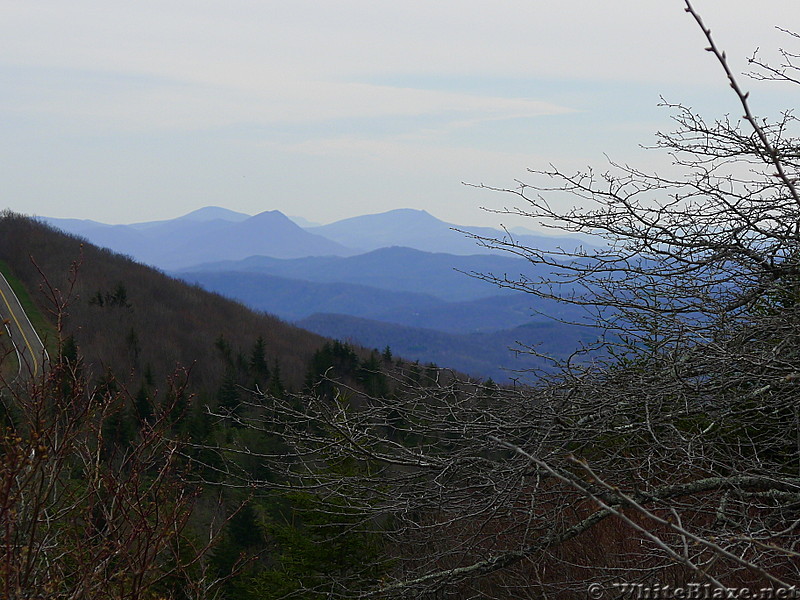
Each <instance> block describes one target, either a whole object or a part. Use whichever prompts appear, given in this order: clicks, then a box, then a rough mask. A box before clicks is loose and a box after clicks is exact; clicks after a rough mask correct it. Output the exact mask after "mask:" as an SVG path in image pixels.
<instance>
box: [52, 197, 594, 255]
mask: <svg viewBox="0 0 800 600" xmlns="http://www.w3.org/2000/svg"><path fill="white" fill-rule="evenodd" d="M42 220H43V221H45V222H46V223H49V224H51V225H53V226H55V227H58V228H59V229H62V230H64V231H66V232H69V233H73V234H76V235H80V236H82V237H85V238H86V239H87V240H89V241H90V242H92V243H94V244H97V245H100V246H105V247H106V248H110V249H111V250H114V251H115V252H120V253H122V254H127V255H128V256H131V257H132V258H134V259H136V260H139V261H141V262H144V263H147V264H151V265H154V266H157V267H159V268H162V269H183V268H187V267H190V266H194V265H198V264H201V263H207V262H215V261H220V260H241V259H244V258H248V257H250V256H269V257H273V258H301V257H307V256H353V255H356V254H361V253H364V252H369V251H371V250H376V249H378V248H385V247H390V246H404V247H408V248H414V249H417V250H422V251H425V252H444V253H447V254H456V255H465V254H491V253H494V254H497V253H498V251H496V250H494V251H493V250H490V249H488V248H485V247H483V246H481V245H479V244H478V243H477V242H476V241H475V239H473V238H472V237H470V235H476V236H482V237H486V238H491V239H501V240H502V239H505V240H510V239H512V238H511V235H512V234H509V233H507V232H505V231H502V230H499V229H492V228H488V227H466V226H464V227H462V226H458V225H453V224H451V223H446V222H444V221H440V220H439V219H437V218H435V217H433V216H431V215H430V214H428V213H427V212H425V211H424V210H412V209H397V210H391V211H388V212H385V213H380V214H375V215H364V216H361V217H353V218H350V219H344V220H342V221H337V222H336V223H331V224H329V225H322V226H318V227H308V228H305V229H304V228H303V227H300V226H299V225H297V224H296V223H294V222H293V221H292V220H291V219H289V218H288V217H286V216H285V215H283V214H282V213H281V212H280V211H277V210H270V211H265V212H262V213H259V214H257V215H254V216H248V215H245V214H243V213H238V212H235V211H231V210H228V209H225V208H220V207H216V206H209V207H205V208H201V209H199V210H196V211H194V212H191V213H189V214H187V215H184V216H182V217H178V218H176V219H170V220H167V221H149V222H143V223H134V224H131V225H107V224H105V223H99V222H97V221H91V220H78V219H53V218H46V217H45V218H42ZM465 232H466V233H465ZM513 240H514V241H516V242H518V243H519V244H522V245H525V246H529V247H535V248H542V249H546V250H552V249H555V248H557V247H559V246H562V247H567V248H570V249H573V248H575V247H577V246H579V245H581V243H582V241H581V240H579V239H576V238H566V237H562V238H557V237H551V236H546V235H531V234H528V233H520V234H513Z"/></svg>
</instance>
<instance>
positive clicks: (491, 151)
mask: <svg viewBox="0 0 800 600" xmlns="http://www.w3.org/2000/svg"><path fill="white" fill-rule="evenodd" d="M695 6H696V8H698V10H699V11H700V12H701V13H702V14H703V16H704V18H705V20H706V22H707V24H708V25H709V26H711V28H712V30H713V32H714V34H715V37H716V39H717V41H718V43H719V44H720V45H721V46H722V47H724V48H726V49H727V52H728V55H729V56H730V57H731V59H732V61H733V63H734V67H735V69H736V70H737V71H743V70H745V68H746V61H745V59H746V57H747V56H748V55H749V54H750V53H751V52H752V51H753V49H754V48H755V47H756V46H760V47H761V48H762V51H763V52H764V53H765V55H766V56H774V51H775V50H776V49H777V48H778V47H779V46H790V47H791V41H790V40H789V39H788V38H787V36H785V35H783V34H780V33H779V32H777V31H776V30H775V29H774V26H775V25H780V26H783V27H787V28H790V29H791V28H794V29H800V2H789V1H786V0H760V1H759V2H754V1H753V0H696V2H695ZM682 7H683V3H682V1H679V0H563V1H561V2H553V1H543V0H526V1H511V0H493V1H492V2H488V1H484V2H478V1H474V0H460V1H458V2H451V1H440V2H435V1H434V2H431V0H426V1H424V2H422V1H416V0H404V1H403V2H397V1H393V2H384V1H383V0H330V1H321V0H316V1H307V0H291V1H289V0H286V1H283V2H276V1H272V0H261V1H255V0H252V1H248V0H226V1H225V2H222V1H221V0H216V1H210V0H137V1H136V2H134V1H132V0H128V1H124V2H123V1H120V0H103V1H99V0H98V1H85V0H70V1H69V2H65V1H64V0H54V1H48V0H22V1H16V0H0V115H1V116H0V136H2V138H1V139H2V145H1V146H0V148H2V150H0V152H1V153H2V154H1V155H0V185H2V193H3V198H2V202H0V207H3V206H5V207H9V208H12V209H14V210H17V211H21V212H25V213H28V214H38V215H46V216H53V217H75V218H93V219H96V220H100V221H105V222H115V223H124V222H132V221H141V220H154V219H163V218H171V217H175V216H179V215H181V214H184V213H186V212H189V211H191V210H193V209H196V208H199V207H201V206H206V205H219V206H224V207H227V208H230V209H233V210H238V211H242V212H247V213H251V214H252V213H257V212H261V211H263V210H271V209H278V210H281V211H282V212H284V213H286V214H289V215H300V216H303V217H305V218H307V219H309V220H311V221H316V222H321V223H324V222H330V221H333V220H336V219H339V218H344V217H348V216H353V215H357V214H364V213H374V212H382V211H385V210H390V209H392V208H399V207H411V208H424V209H426V210H428V211H429V212H431V213H432V214H434V215H435V216H437V217H439V218H442V219H444V220H447V221H451V222H456V223H460V224H488V225H496V224H498V223H500V222H506V221H508V219H502V218H500V217H498V216H496V215H491V214H487V213H485V212H482V211H481V210H480V207H481V206H487V207H490V208H495V209H497V208H501V207H503V206H504V205H508V204H510V203H511V202H512V201H513V199H512V198H511V197H508V196H504V195H502V194H496V193H490V192H487V191H485V190H476V189H473V188H470V187H467V186H464V185H463V184H462V182H470V183H475V184H478V183H484V184H487V185H492V186H500V187H503V186H513V185H514V180H515V179H518V178H521V179H524V178H525V175H526V169H527V168H545V167H547V166H548V164H549V163H554V164H555V165H557V166H560V167H562V168H565V169H567V170H570V169H574V168H579V167H584V166H586V165H592V166H595V167H597V168H599V169H603V168H604V167H605V165H606V162H605V161H606V158H605V156H604V153H605V154H608V155H609V156H610V157H611V158H613V159H615V160H620V161H631V162H634V163H636V164H637V165H642V166H645V167H649V166H653V167H657V166H658V165H659V164H660V161H663V160H665V157H663V156H662V155H659V154H654V153H653V152H652V151H650V152H648V153H646V154H643V153H642V151H641V150H639V148H638V145H639V144H649V143H651V142H652V141H653V134H654V132H655V131H657V130H667V129H670V120H669V116H670V113H669V111H667V110H665V109H659V108H657V106H656V105H657V104H658V102H659V96H660V95H663V96H664V97H665V98H666V99H667V100H669V101H675V102H677V101H681V102H684V103H686V104H689V105H692V106H694V107H696V108H698V109H700V110H702V111H703V113H704V114H707V115H709V116H712V117H713V116H718V115H721V114H724V113H726V112H731V113H732V114H734V115H736V116H738V114H739V110H740V109H739V108H738V106H737V105H736V103H735V101H734V98H733V97H732V96H731V94H730V93H729V91H728V90H727V88H726V83H725V80H724V77H723V75H722V73H721V71H720V69H719V67H718V65H717V64H716V63H715V62H714V60H713V57H712V56H711V55H710V54H709V53H707V52H704V51H703V47H704V45H705V44H704V40H703V39H702V35H701V33H700V31H699V29H698V28H697V26H696V25H695V24H694V22H693V21H692V20H691V18H690V17H689V16H688V15H687V14H686V13H685V12H684V11H683V8H682ZM794 49H795V51H797V50H799V49H800V48H798V47H797V45H795V46H794ZM745 87H746V88H748V89H751V90H752V91H753V96H752V99H753V103H754V106H755V107H756V110H759V109H760V108H763V110H761V111H759V112H765V111H772V112H774V111H776V110H777V109H778V108H783V107H788V108H791V106H792V95H791V92H792V90H791V89H785V88H777V87H775V86H772V87H769V86H768V87H763V86H761V85H759V84H756V83H755V82H750V81H745ZM784 104H785V105H786V106H783V105H784ZM511 224H512V225H513V224H520V223H519V222H513V223H511ZM529 225H532V224H529Z"/></svg>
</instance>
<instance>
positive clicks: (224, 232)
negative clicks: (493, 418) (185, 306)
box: [49, 207, 595, 381]
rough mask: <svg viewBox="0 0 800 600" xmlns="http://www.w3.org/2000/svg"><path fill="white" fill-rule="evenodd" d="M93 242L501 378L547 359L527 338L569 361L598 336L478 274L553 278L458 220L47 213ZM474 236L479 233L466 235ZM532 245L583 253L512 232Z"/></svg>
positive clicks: (402, 213)
mask: <svg viewBox="0 0 800 600" xmlns="http://www.w3.org/2000/svg"><path fill="white" fill-rule="evenodd" d="M49 221H50V222H51V223H52V224H54V225H56V226H58V227H61V228H64V229H66V230H69V231H71V232H73V233H76V234H78V235H82V236H85V237H86V238H87V239H89V240H91V241H93V242H95V243H98V244H100V245H105V246H108V247H110V248H113V249H115V250H117V251H120V252H123V253H126V254H129V255H131V256H133V257H135V258H136V259H138V260H141V261H144V262H147V263H149V264H154V265H157V266H160V267H162V268H165V269H169V270H170V271H171V272H172V273H175V274H177V275H179V276H180V277H181V278H183V279H185V280H186V281H188V282H190V283H197V284H199V285H201V286H202V287H204V288H206V289H209V290H212V291H215V292H218V293H220V294H223V295H225V296H227V297H230V298H235V299H237V300H240V301H242V302H244V303H245V304H247V305H248V306H250V307H251V308H254V309H256V310H259V311H266V312H269V313H271V314H275V315H276V316H279V317H281V318H283V319H285V320H288V321H291V322H294V323H296V324H298V325H300V326H301V327H304V328H307V329H309V330H311V331H314V332H316V333H319V334H321V335H325V336H330V337H336V338H341V339H349V340H352V341H353V342H356V343H359V344H363V345H366V346H370V347H372V346H377V347H379V348H385V347H386V346H390V347H391V348H392V350H393V351H395V353H396V354H399V355H402V356H405V357H408V358H410V359H412V360H419V361H420V362H422V363H430V362H435V363H437V364H440V365H444V366H447V367H452V368H454V369H457V370H459V371H462V372H466V373H469V374H471V375H473V376H476V377H483V378H487V377H491V378H493V379H495V380H498V381H504V380H506V381H507V380H510V379H511V378H513V377H516V375H515V374H513V373H510V372H509V369H513V370H525V369H533V368H537V367H540V366H542V364H543V363H542V362H541V361H539V360H535V359H533V358H531V357H529V356H525V355H519V354H517V353H516V352H514V350H513V348H514V347H516V346H517V345H518V344H517V343H519V344H522V345H534V346H537V348H538V350H539V351H541V352H543V353H545V354H555V355H559V356H564V355H565V354H569V352H571V351H572V350H574V349H575V348H576V347H577V346H578V345H580V343H583V342H587V341H591V340H592V339H593V338H594V337H595V334H594V332H592V331H590V330H587V329H579V328H574V327H568V326H566V325H563V324H560V323H558V322H554V321H552V320H551V319H550V317H553V316H555V317H557V318H559V319H561V320H563V321H579V320H580V319H581V318H582V317H583V315H582V314H580V311H576V310H575V309H574V308H565V307H564V306H563V305H556V304H555V303H547V302H543V301H541V300H537V299H532V298H531V297H530V296H528V295H526V294H519V293H515V292H511V291H509V290H503V289H501V288H498V287H496V286H494V285H491V284H489V283H487V282H485V281H482V280H480V279H479V278H476V277H474V275H476V274H480V273H492V274H495V275H498V276H501V277H503V276H507V277H509V278H511V279H518V278H521V277H525V276H527V277H529V278H533V277H536V276H537V275H544V273H542V272H539V271H541V270H542V269H541V267H536V266H534V265H532V264H531V263H530V262H529V261H527V260H524V259H521V258H515V257H512V256H510V255H509V254H508V253H502V252H497V251H492V250H491V249H489V248H487V247H485V246H481V245H480V244H478V243H476V240H475V238H474V237H472V236H479V237H481V238H485V239H492V238H496V239H506V240H508V239H510V235H512V234H509V233H507V232H505V231H500V230H494V229H489V228H475V227H472V228H470V227H460V226H455V225H453V224H450V223H446V222H444V221H440V220H438V219H436V218H435V217H433V216H431V215H430V214H428V213H427V212H425V211H419V210H409V209H401V210H394V211H389V212H387V213H382V214H378V215H365V216H362V217H355V218H351V219H345V220H343V221H339V222H337V223H332V224H330V225H325V226H318V227H307V228H305V229H304V228H301V227H300V226H298V225H296V224H295V223H293V222H292V221H291V220H290V219H288V218H287V217H285V216H283V215H282V214H280V213H278V212H277V211H269V212H264V213H261V214H259V215H255V216H253V217H249V216H247V215H244V214H241V213H236V212H232V211H228V210H225V209H221V208H215V207H208V208H205V209H200V210H199V211H195V212H193V213H190V214H188V215H185V216H184V217H180V218H178V219H174V220H170V221H159V222H149V223H139V224H134V225H124V226H123V225H117V226H111V225H104V224H100V223H96V222H92V221H77V220H56V219H50V220H49ZM465 232H469V234H467V233H465ZM513 239H514V240H515V241H516V242H518V243H520V244H526V245H530V246H532V247H539V248H549V249H553V248H556V247H558V246H563V247H564V248H570V249H573V248H575V247H576V246H578V245H579V244H580V243H581V241H580V240H577V239H572V238H555V237H547V236H542V235H538V236H534V235H531V234H530V233H527V232H524V231H523V232H520V233H514V234H513Z"/></svg>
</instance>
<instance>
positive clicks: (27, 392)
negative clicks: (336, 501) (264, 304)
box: [0, 213, 439, 598]
mask: <svg viewBox="0 0 800 600" xmlns="http://www.w3.org/2000/svg"><path fill="white" fill-rule="evenodd" d="M0 261H2V265H3V270H4V271H5V272H7V273H8V275H9V277H11V278H12V279H13V280H14V281H15V285H16V286H17V287H18V288H20V286H21V287H22V288H24V291H25V292H26V294H25V295H26V296H27V297H29V298H30V299H31V300H32V303H31V304H29V305H28V311H29V312H30V313H31V317H32V319H33V320H34V322H35V323H37V325H38V328H39V331H40V334H41V336H42V337H43V338H44V341H45V344H46V346H47V347H48V353H49V355H50V361H49V367H48V369H47V370H46V371H42V372H40V373H38V374H37V375H36V376H34V377H32V378H31V377H27V378H17V377H16V363H13V365H12V366H13V367H14V368H6V364H12V362H13V356H14V355H13V353H12V352H11V348H10V346H9V345H8V344H7V343H6V342H7V339H5V338H4V337H3V336H0V343H2V346H0V348H3V350H4V353H3V361H2V363H3V364H2V365H0V367H2V370H0V401H1V402H0V428H2V436H0V456H2V463H1V464H0V523H2V524H3V533H2V534H0V540H2V542H3V545H2V547H1V548H0V595H3V597H5V598H29V597H39V596H41V594H43V593H44V592H45V591H46V590H50V592H48V594H51V597H58V598H61V597H109V598H151V597H154V595H159V594H160V595H161V596H165V597H171V598H198V597H218V596H219V595H220V594H223V595H224V597H230V598H257V597H263V596H262V595H261V594H262V593H263V594H267V597H277V596H276V594H277V595H280V594H282V593H284V592H287V591H291V590H293V589H297V588H298V586H300V585H301V584H302V581H303V578H304V577H306V575H308V576H310V577H312V578H313V577H319V576H320V574H322V573H327V572H331V573H333V572H339V571H341V570H342V569H345V568H346V565H348V564H351V562H350V561H352V562H354V564H358V563H361V562H363V561H364V560H366V558H367V557H370V556H372V555H374V554H375V553H376V552H377V548H378V547H380V546H381V544H382V542H381V540H380V539H379V538H376V537H375V536H364V535H360V534H355V533H350V532H348V531H347V530H346V529H340V535H341V536H343V537H342V538H341V539H339V540H338V541H335V542H324V543H323V542H322V541H321V538H320V537H319V534H318V533H316V532H314V531H313V530H312V529H309V528H308V524H309V523H311V524H313V523H322V524H326V523H327V524H328V526H335V527H338V525H335V524H334V522H330V519H327V518H326V517H324V516H323V515H324V513H325V511H328V510H329V509H330V507H329V506H328V503H327V501H326V500H325V499H324V498H322V497H318V496H317V495H316V494H315V493H313V492H309V493H306V494H300V495H297V494H287V493H286V492H285V491H284V490H282V487H283V486H282V485H274V484H273V483H270V482H275V481H276V478H278V477H279V475H278V471H275V470H274V468H273V464H272V459H273V458H274V455H275V454H276V453H282V454H285V452H286V448H285V446H284V445H283V443H282V442H281V441H280V439H279V438H278V436H276V435H275V431H274V429H273V428H270V429H267V430H263V431H258V430H255V429H252V428H250V427H246V426H245V425H246V424H247V423H248V422H250V421H252V420H253V419H254V418H255V417H256V416H258V415H262V416H263V414H264V411H265V410H268V406H269V403H268V402H265V401H264V399H263V395H262V394H267V395H268V396H269V397H270V398H272V400H271V401H270V402H272V401H276V400H277V399H279V398H282V399H285V400H286V401H287V402H289V403H290V404H291V405H292V406H293V407H295V410H297V411H299V412H302V411H303V410H304V406H303V403H302V401H301V400H300V398H301V397H302V395H305V394H315V395H316V394H318V395H319V396H320V397H325V398H328V399H329V401H331V402H335V401H336V400H335V399H337V398H338V397H339V395H340V391H339V390H340V387H342V386H345V387H346V388H347V389H351V390H353V391H354V392H355V391H358V393H369V394H375V395H390V394H395V393H397V392H398V391H399V389H400V388H399V387H398V385H397V380H398V378H404V377H406V375H404V373H405V374H407V376H408V377H411V378H412V380H414V381H418V382H423V381H424V380H425V378H426V377H427V378H429V379H430V381H431V382H433V381H434V380H438V379H439V374H438V373H437V372H436V371H435V369H434V370H431V368H430V367H428V368H427V369H426V368H423V367H419V366H418V365H413V364H406V363H403V361H402V360H401V359H400V358H398V357H394V356H392V354H391V351H390V350H389V349H388V348H386V349H384V350H383V351H382V352H380V353H379V352H377V351H375V350H367V349H364V348H359V347H354V346H351V345H349V344H346V343H342V342H338V341H331V340H326V339H325V338H322V337H319V336H316V335H314V334H311V333H309V332H307V331H304V330H302V329H299V328H296V327H293V326H291V325H288V324H286V323H284V322H282V321H280V320H279V319H277V318H274V317H271V316H269V315H266V314H259V313H255V312H253V311H251V310H249V309H247V308H246V307H244V306H243V305H241V304H239V303H237V302H233V301H231V300H227V299H225V298H222V297H221V296H218V295H215V294H213V293H209V292H207V291H204V290H202V289H200V288H198V287H193V286H189V285H187V284H185V283H183V282H180V281H177V280H174V279H172V278H170V277H167V276H166V275H164V274H162V273H160V272H158V271H155V270H153V269H152V268H150V267H146V266H144V265H141V264H138V263H136V262H134V261H132V260H130V259H128V258H126V257H124V256H120V255H116V254H114V253H112V252H110V251H107V250H102V249H98V248H97V247H95V246H92V245H90V244H87V243H84V242H83V241H82V240H80V239H78V238H75V237H72V236H69V235H66V234H64V233H61V232H59V231H56V230H54V229H51V228H50V227H49V226H46V225H43V224H41V223H39V222H36V221H33V220H30V219H28V218H25V217H22V216H20V215H15V214H11V213H5V214H3V215H2V217H0ZM5 337H7V336H5ZM342 389H344V387H342ZM341 393H344V392H341ZM253 453H256V454H255V455H254V454H253ZM257 455H261V458H259V457H258V456H257ZM290 462H291V461H290ZM242 481H247V482H254V481H259V482H260V484H259V486H258V489H257V488H256V487H254V485H253V484H252V483H247V484H245V485H244V486H243V485H242ZM284 481H285V480H284ZM256 489H257V493H256ZM318 509H319V510H322V511H323V512H322V513H317V512H316V511H317V510H318ZM318 542H319V543H322V546H321V547H317V546H315V544H317V543H318ZM345 551H346V554H347V556H340V552H345ZM55 556H58V557H59V558H58V560H57V561H55V560H54V557H55ZM295 561H300V562H301V563H305V564H307V567H306V570H308V573H307V574H306V573H305V571H304V572H303V574H302V576H301V575H295V574H294V573H295V572H294V570H293V569H295V568H296V567H295V566H291V565H293V563H294V562H295ZM98 565H99V566H98ZM298 577H299V578H300V579H298ZM256 582H258V583H257V585H256ZM254 586H256V587H254ZM255 589H257V590H259V591H258V593H257V594H256V593H255V592H254V591H253V590H255ZM81 590H83V592H81ZM254 594H255V595H254ZM76 595H77V596H76ZM215 595H216V596H215Z"/></svg>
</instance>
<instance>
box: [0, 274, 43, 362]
mask: <svg viewBox="0 0 800 600" xmlns="http://www.w3.org/2000/svg"><path fill="white" fill-rule="evenodd" d="M0 320H2V321H3V323H4V327H5V330H6V333H8V335H9V336H10V339H11V341H12V343H13V344H14V348H15V349H16V351H17V356H18V357H19V364H20V375H21V376H22V377H29V376H30V377H35V376H36V375H38V374H39V373H40V372H41V370H42V360H43V359H44V360H47V354H46V352H45V350H44V344H42V340H40V339H39V336H38V335H37V333H36V330H35V329H34V328H33V325H31V322H30V320H29V319H28V315H26V314H25V311H24V310H23V308H22V305H21V304H20V302H19V299H18V298H17V295H16V294H15V293H14V291H13V290H12V289H11V286H10V285H9V284H8V281H6V278H5V277H3V275H2V274H0Z"/></svg>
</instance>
